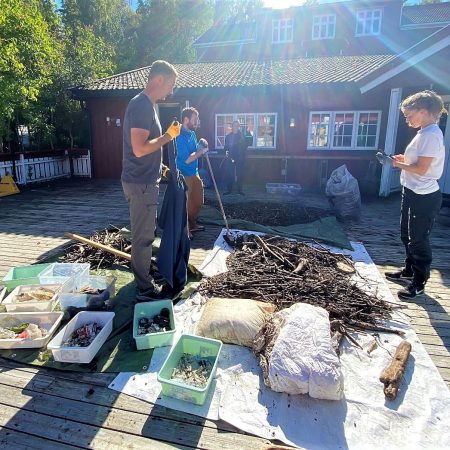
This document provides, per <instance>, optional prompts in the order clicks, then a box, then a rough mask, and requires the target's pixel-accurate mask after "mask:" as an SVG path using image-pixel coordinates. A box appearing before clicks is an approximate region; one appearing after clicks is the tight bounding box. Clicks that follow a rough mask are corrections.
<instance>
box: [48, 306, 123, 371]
mask: <svg viewBox="0 0 450 450" xmlns="http://www.w3.org/2000/svg"><path fill="white" fill-rule="evenodd" d="M113 319H114V313H113V312H100V311H81V312H79V313H78V314H77V315H76V316H75V317H74V318H73V319H72V320H71V321H70V322H69V323H68V324H67V325H66V326H65V327H64V328H63V329H62V330H61V331H60V332H59V333H58V334H57V335H56V336H55V337H54V338H53V339H52V340H51V341H50V342H49V344H48V346H47V348H48V349H49V350H51V351H52V353H53V358H54V359H55V361H59V362H69V363H81V364H88V363H90V362H91V361H92V360H93V359H94V356H95V355H96V354H97V352H98V351H99V350H100V347H101V346H102V345H103V344H104V343H105V341H106V339H108V336H109V335H110V334H111V331H112V327H113ZM92 322H97V323H99V324H101V325H102V326H103V328H102V330H101V331H100V333H99V334H98V335H97V336H96V337H95V339H94V340H93V341H92V343H91V345H89V346H88V347H66V346H64V347H63V346H62V344H63V343H64V342H65V341H66V340H67V339H68V338H69V336H70V335H71V334H72V333H73V332H74V331H75V330H76V329H78V328H80V327H82V326H83V325H86V324H88V323H92Z"/></svg>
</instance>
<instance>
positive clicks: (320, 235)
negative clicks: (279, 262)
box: [198, 205, 352, 250]
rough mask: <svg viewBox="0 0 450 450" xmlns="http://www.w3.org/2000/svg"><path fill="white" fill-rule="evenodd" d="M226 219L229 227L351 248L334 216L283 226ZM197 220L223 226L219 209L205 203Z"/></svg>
mask: <svg viewBox="0 0 450 450" xmlns="http://www.w3.org/2000/svg"><path fill="white" fill-rule="evenodd" d="M227 220H228V226H229V227H230V228H235V229H238V230H249V231H259V232H261V233H266V234H276V235H278V236H282V237H286V238H292V239H299V240H305V239H306V240H315V241H320V242H325V243H327V244H330V245H334V246H336V247H340V248H347V249H349V250H352V246H351V245H350V241H349V240H348V238H347V236H346V234H345V233H344V231H343V230H342V228H341V226H340V224H339V223H338V222H337V220H336V218H335V217H334V216H329V217H323V218H321V219H319V220H316V221H315V222H311V223H304V224H296V225H289V226H283V227H269V226H265V225H260V224H258V223H253V222H249V221H247V220H243V219H227ZM198 221H199V222H201V223H204V224H211V225H218V226H221V227H224V226H225V223H224V221H223V218H222V214H221V213H220V211H218V210H217V209H215V208H212V207H211V206H207V205H205V206H204V207H203V208H202V210H201V211H200V215H199V218H198Z"/></svg>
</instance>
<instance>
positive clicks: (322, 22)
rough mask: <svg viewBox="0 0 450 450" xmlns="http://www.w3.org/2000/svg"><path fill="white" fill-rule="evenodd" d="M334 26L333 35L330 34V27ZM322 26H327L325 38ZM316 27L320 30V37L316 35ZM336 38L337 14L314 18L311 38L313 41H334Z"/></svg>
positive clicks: (321, 15)
mask: <svg viewBox="0 0 450 450" xmlns="http://www.w3.org/2000/svg"><path fill="white" fill-rule="evenodd" d="M331 25H333V33H332V35H331V34H330V33H329V32H330V26H331ZM322 26H325V30H326V32H325V36H322ZM316 27H318V28H317V29H318V30H319V33H318V35H316V33H315V30H316ZM335 36H336V14H318V15H315V16H314V17H313V24H312V31H311V37H312V39H313V40H315V41H317V40H322V39H334V38H335Z"/></svg>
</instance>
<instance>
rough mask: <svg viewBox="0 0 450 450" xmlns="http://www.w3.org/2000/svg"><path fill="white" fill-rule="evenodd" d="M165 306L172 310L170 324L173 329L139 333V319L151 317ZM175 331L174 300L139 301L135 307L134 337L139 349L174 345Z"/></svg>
mask: <svg viewBox="0 0 450 450" xmlns="http://www.w3.org/2000/svg"><path fill="white" fill-rule="evenodd" d="M163 308H168V309H169V311H170V325H171V327H172V329H171V330H170V331H162V332H160V333H149V334H138V324H139V319H140V318H141V317H149V318H150V317H153V316H156V315H157V314H159V312H160V311H161V309H163ZM175 331H176V324H175V316H174V314H173V303H172V300H154V301H151V302H145V303H137V304H136V306H135V307H134V319H133V337H134V340H135V341H136V348H137V349H138V350H146V349H149V348H156V347H165V346H167V345H172V342H173V336H174V335H175Z"/></svg>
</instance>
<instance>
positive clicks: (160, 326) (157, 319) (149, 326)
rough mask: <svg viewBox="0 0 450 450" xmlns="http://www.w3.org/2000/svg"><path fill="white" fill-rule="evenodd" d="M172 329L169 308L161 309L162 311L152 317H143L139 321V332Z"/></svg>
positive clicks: (146, 332)
mask: <svg viewBox="0 0 450 450" xmlns="http://www.w3.org/2000/svg"><path fill="white" fill-rule="evenodd" d="M169 330H171V327H170V311H169V309H168V308H163V309H161V311H160V313H159V314H157V315H156V316H153V317H152V318H147V317H141V318H140V319H139V323H138V334H139V335H143V334H149V333H161V332H164V331H169Z"/></svg>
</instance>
